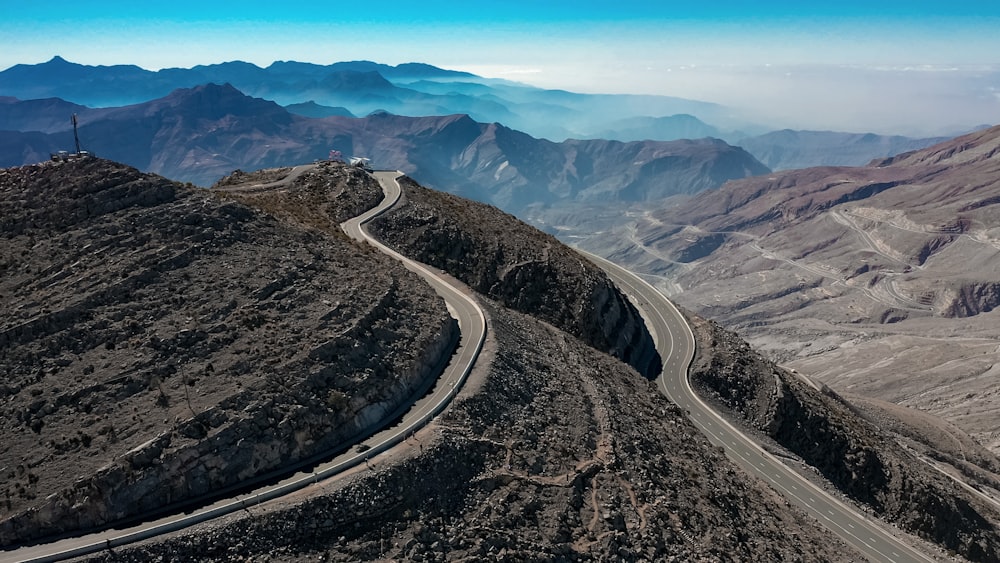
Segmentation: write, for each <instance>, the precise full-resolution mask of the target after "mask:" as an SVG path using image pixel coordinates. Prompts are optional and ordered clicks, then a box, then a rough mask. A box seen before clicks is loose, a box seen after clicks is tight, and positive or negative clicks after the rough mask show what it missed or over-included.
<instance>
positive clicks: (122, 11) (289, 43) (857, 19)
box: [0, 0, 1000, 122]
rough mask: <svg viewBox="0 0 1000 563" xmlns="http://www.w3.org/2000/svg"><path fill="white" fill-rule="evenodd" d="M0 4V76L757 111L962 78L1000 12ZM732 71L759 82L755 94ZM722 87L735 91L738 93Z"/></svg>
mask: <svg viewBox="0 0 1000 563" xmlns="http://www.w3.org/2000/svg"><path fill="white" fill-rule="evenodd" d="M0 6H2V10H0V15H2V17H0V38H2V43H0V45H2V46H3V48H2V49H0V68H7V67H9V66H11V65H14V64H17V63H38V62H43V61H45V60H48V59H50V58H51V57H52V56H54V55H61V56H63V57H64V58H66V59H67V60H70V61H73V62H79V63H84V64H137V65H139V66H142V67H144V68H148V69H158V68H164V67H178V66H180V67H188V66H193V65H196V64H207V63H216V62H223V61H229V60H245V61H249V62H253V63H256V64H258V65H261V66H266V65H267V64H270V63H271V62H272V61H275V60H299V61H306V62H315V63H324V64H325V63H332V62H336V61H342V60H357V59H367V60H374V61H378V62H383V63H388V64H398V63H402V62H410V61H419V62H426V63H430V64H434V65H437V66H441V67H445V68H453V69H461V70H469V71H472V72H476V73H478V74H482V75H486V76H497V77H504V78H510V79H515V80H521V81H524V82H528V83H531V84H535V85H539V86H543V87H554V88H556V87H557V88H565V89H569V90H574V91H583V92H610V93H625V92H630V93H653V94H668V95H676V96H684V97H694V98H699V99H707V100H711V101H718V102H722V103H727V104H731V103H733V101H734V99H735V100H736V101H737V102H739V101H740V100H741V99H743V98H747V99H758V100H759V102H757V103H763V102H766V101H767V100H768V99H770V98H774V96H776V95H778V94H781V92H782V91H783V90H784V93H785V95H795V94H796V88H798V86H794V87H793V86H792V84H791V83H792V82H795V76H796V75H795V74H794V73H790V72H784V73H781V74H776V73H774V72H773V69H775V68H779V67H780V68H786V67H796V69H799V68H801V67H802V66H803V65H807V66H816V65H833V66H836V67H845V66H846V67H854V68H861V67H863V68H865V69H872V68H876V69H885V70H886V71H887V72H895V73H898V72H905V71H910V72H912V71H914V70H921V71H923V72H929V71H942V69H951V71H952V72H954V71H955V69H959V70H961V72H963V73H970V72H971V73H976V72H981V68H983V67H990V68H996V67H998V66H1000V33H998V32H997V30H1000V2H982V1H976V2H941V1H940V0H938V1H934V2H925V1H908V2H903V1H897V0H893V1H876V0H871V1H867V2H862V1H853V0H843V1H839V2H802V1H801V0H799V1H795V2H786V1H781V2H776V1H772V2H766V1H757V2H749V1H741V2H736V1H719V0H713V1H707V2H704V1H703V2H699V1H690V0H687V1H684V2H667V1H662V0H661V1H657V2H653V1H649V0H641V1H640V0H613V1H609V0H603V1H599V2H598V1H591V0H573V1H566V0H557V1H549V2H527V1H523V0H506V1H503V2H501V1H496V0H486V1H476V2H468V3H457V2H454V1H453V0H449V1H444V0H425V1H423V2H416V1H413V0H410V1H398V2H360V3H335V2H315V1H305V2H301V1H300V2H288V3H282V2H275V1H273V0H272V1H269V2H263V1H259V0H246V1H243V2H239V3H237V2H232V3H230V2H226V3H221V2H211V1H206V0H201V1H193V0H167V1H160V2H153V3H146V2H138V1H136V0H130V1H127V2H126V1H120V2H119V1H112V2H108V1H105V2H102V1H92V2H88V1H82V2H81V1H79V0H76V1H73V2H68V1H63V0H52V1H47V2H43V3H40V4H39V3H28V2H24V1H23V0H0ZM747 69H757V70H758V71H760V72H763V73H764V75H760V76H761V77H762V78H761V80H760V81H759V82H760V84H759V85H757V86H755V85H754V80H752V79H749V80H748V75H747V74H746V72H747ZM768 69H772V70H768ZM901 69H902V70H901ZM866 72H867V71H866ZM801 75H802V73H799V76H801ZM754 76H758V75H754ZM768 76H770V78H767V77H768ZM778 76H780V77H782V78H780V80H781V82H780V84H784V86H783V87H780V86H778V85H777V84H778V83H777V82H775V80H778V79H777V78H776V77H778ZM886 76H888V75H886ZM927 76H928V75H926V74H925V75H924V76H923V77H922V78H921V79H920V80H919V81H918V82H922V83H923V82H926V77H927ZM938 76H940V77H943V76H945V75H943V74H940V75H938ZM953 77H954V75H953ZM866 80H869V81H870V80H871V76H870V75H869V76H868V78H867V79H866ZM949 80H951V81H952V82H955V80H954V79H953V78H950V79H949ZM964 80H965V75H963V82H962V84H963V85H964V84H965V83H964ZM819 82H820V83H822V82H823V81H822V80H820V81H819ZM876 82H877V81H876ZM890 82H892V83H894V84H895V83H898V80H896V78H892V79H891V80H890ZM839 83H840V82H838V84H839ZM802 86H806V87H811V88H812V91H813V94H810V95H815V94H817V93H820V94H821V93H822V92H823V91H825V87H819V86H817V83H816V81H815V80H813V81H810V82H809V83H807V84H803V85H802ZM831 86H833V85H831ZM924 86H926V85H924ZM998 86H1000V85H998ZM963 87H964V86H963ZM734 88H735V89H739V90H743V92H740V96H736V95H735V93H734V91H733V89H734ZM869 88H870V84H869ZM980 94H982V93H981V92H980ZM984 95H985V96H986V98H989V96H990V94H984ZM800 97H801V96H800ZM998 99H1000V98H998ZM779 105H780V104H779ZM990 109H991V108H990V107H986V111H987V113H988V112H989V111H990ZM987 117H988V116H987ZM983 121H989V120H987V119H986V118H985V117H984V119H983ZM992 121H993V122H995V121H1000V117H997V118H994V119H993V120H992Z"/></svg>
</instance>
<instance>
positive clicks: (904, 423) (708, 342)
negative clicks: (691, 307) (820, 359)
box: [689, 316, 1000, 561]
mask: <svg viewBox="0 0 1000 563" xmlns="http://www.w3.org/2000/svg"><path fill="white" fill-rule="evenodd" d="M689 319H690V322H691V324H692V326H693V327H694V328H695V336H696V340H697V343H698V345H697V350H698V352H697V353H696V358H695V361H694V363H693V364H692V368H691V379H692V383H693V384H694V385H695V387H696V388H697V389H698V390H699V392H700V393H702V394H704V395H705V396H707V397H709V398H710V399H711V400H712V401H713V402H714V403H715V404H716V405H718V406H720V407H721V408H722V409H723V410H724V411H726V412H728V413H729V414H730V416H731V417H732V418H735V419H736V420H737V421H738V422H739V423H741V424H742V425H744V426H746V427H749V428H751V429H752V430H753V431H755V432H757V433H761V434H764V435H766V436H767V437H768V438H771V439H773V440H774V442H776V443H777V445H779V446H780V447H781V448H782V449H785V450H787V452H789V453H790V454H791V455H792V456H794V457H795V458H797V459H800V460H801V461H802V462H803V463H804V464H808V465H809V466H811V467H814V468H816V469H817V470H818V471H819V472H820V473H821V474H822V475H823V476H824V477H826V479H828V480H829V482H830V483H832V484H833V486H835V487H836V488H837V489H839V490H840V491H842V492H843V493H844V494H845V495H846V496H848V497H849V498H851V499H853V500H855V501H857V502H858V503H860V504H862V505H864V506H866V507H868V508H869V509H870V510H871V511H872V512H874V513H875V514H876V515H878V516H880V517H882V518H884V519H886V520H888V521H890V522H894V523H896V524H897V525H898V526H900V527H901V528H903V529H905V530H908V531H910V532H912V533H914V534H916V535H918V536H921V537H923V538H925V539H927V540H929V541H931V542H934V543H937V544H939V545H941V546H942V547H944V548H945V549H947V550H949V551H950V552H952V553H958V554H960V555H962V556H963V557H965V558H967V559H969V560H971V561H1000V504H994V503H992V502H990V501H989V500H988V499H985V498H983V497H982V496H980V495H977V494H975V492H972V491H968V490H966V489H963V487H961V486H960V485H959V484H957V483H956V482H955V481H954V480H952V479H950V478H949V477H947V476H945V475H942V474H941V472H939V471H938V469H936V468H935V467H934V466H933V465H931V464H930V463H925V462H924V461H923V460H922V459H921V458H920V457H918V451H919V452H920V453H928V454H931V455H936V456H938V457H939V459H941V460H950V461H952V462H953V463H954V462H956V461H957V459H956V458H957V457H958V456H960V457H961V464H959V463H956V464H955V466H956V467H962V468H964V469H965V472H966V473H967V474H969V475H972V476H974V477H976V479H975V480H977V481H978V482H979V486H981V487H985V488H987V489H988V490H993V491H995V490H996V488H997V486H998V485H1000V475H998V474H997V473H996V470H997V468H998V467H1000V461H998V459H997V458H996V456H994V455H992V454H990V453H989V452H987V451H986V450H984V449H983V448H982V447H981V446H980V447H978V448H976V447H972V446H966V445H961V446H960V449H961V450H963V453H961V454H958V456H956V455H955V454H956V453H957V452H956V448H955V444H954V443H946V444H941V439H940V438H938V437H937V435H936V431H938V430H939V428H940V426H939V425H937V424H933V421H931V423H930V424H928V421H927V420H921V418H920V414H919V413H917V412H913V413H909V412H906V411H907V409H904V408H902V407H895V409H893V408H892V407H888V406H884V407H881V408H879V407H877V406H876V405H872V404H871V403H861V404H862V405H864V406H865V407H866V408H865V409H864V410H861V409H859V408H858V407H856V406H854V405H853V404H852V403H851V402H848V401H846V400H844V399H843V398H842V397H840V396H839V395H837V394H836V393H835V392H833V391H832V390H830V388H829V387H826V386H822V387H816V386H815V385H814V384H812V383H811V382H809V381H808V380H807V379H804V378H802V377H800V376H797V375H796V374H794V373H792V372H790V371H788V370H786V369H782V368H779V367H778V366H776V365H774V364H773V363H772V362H770V361H768V360H766V359H764V358H763V357H762V356H760V355H759V354H757V353H756V352H754V351H753V350H752V349H751V348H750V346H749V345H748V344H747V343H746V342H745V341H743V340H741V339H740V338H739V337H737V336H736V335H735V334H733V333H732V332H729V331H726V330H724V329H722V328H721V327H719V326H718V325H717V324H715V323H712V322H709V321H706V320H704V319H701V318H698V317H692V316H689ZM890 413H891V414H890ZM924 418H925V419H927V418H931V417H927V416H926V415H924ZM921 422H923V423H922V424H921ZM914 442H916V443H919V444H921V446H922V447H921V448H920V450H915V448H913V447H912V444H913V443H914ZM970 442H971V440H970ZM966 447H968V454H966V453H964V451H965V448H966ZM939 451H940V453H934V452H939ZM949 452H950V453H949Z"/></svg>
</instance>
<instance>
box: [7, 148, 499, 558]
mask: <svg viewBox="0 0 1000 563" xmlns="http://www.w3.org/2000/svg"><path fill="white" fill-rule="evenodd" d="M308 168H309V166H304V167H296V168H295V169H294V170H293V171H292V173H291V174H292V175H294V176H297V175H299V174H301V173H302V172H303V171H304V170H306V169H308ZM374 175H375V177H376V178H378V180H379V182H380V183H381V185H382V188H383V190H384V191H385V193H386V197H385V199H384V200H383V201H382V203H380V204H379V205H378V206H377V207H375V208H374V209H372V210H370V211H368V212H367V213H365V214H364V215H362V216H360V217H356V218H354V219H351V220H349V221H347V222H345V223H344V224H343V225H341V228H343V229H344V231H345V232H347V233H348V234H349V235H350V236H351V237H354V238H355V239H357V240H360V241H366V242H368V243H370V244H372V245H374V246H375V247H376V248H378V249H379V250H381V251H382V252H385V253H387V254H390V255H391V256H393V257H394V258H396V259H397V260H400V261H402V262H403V264H404V265H405V266H406V267H407V268H408V269H410V270H412V271H414V272H416V273H417V274H418V275H420V276H421V277H423V278H424V279H425V280H427V282H428V283H430V284H431V285H432V286H433V287H434V290H435V291H437V292H438V294H440V295H441V296H442V297H443V298H444V299H445V302H446V303H447V306H448V310H449V312H451V314H452V315H453V316H454V317H455V318H457V319H458V323H459V327H460V328H461V333H462V334H461V339H460V341H459V344H458V348H457V349H456V351H455V353H454V354H453V355H452V357H451V359H450V361H449V362H448V363H447V365H446V366H444V367H443V372H442V374H441V376H440V377H439V378H438V379H437V381H436V382H432V385H433V389H428V391H430V392H429V393H426V392H425V391H421V392H419V393H418V395H419V396H421V397H422V398H421V399H419V400H417V401H416V402H414V403H411V404H407V405H403V406H402V407H400V408H399V409H398V410H397V411H396V412H394V413H391V414H389V415H388V416H387V417H386V419H385V420H387V421H389V420H394V419H396V418H398V417H400V416H402V421H401V422H400V423H399V424H397V425H396V426H393V427H390V428H386V429H384V430H381V431H378V432H375V431H372V432H370V433H369V434H368V435H367V436H360V437H359V441H358V442H357V443H358V444H363V445H364V446H367V449H365V451H363V452H359V451H358V448H351V449H350V450H349V451H347V452H345V453H343V454H341V455H339V456H337V457H336V458H334V459H332V460H330V461H328V462H326V463H323V464H321V465H318V466H316V467H315V468H314V469H313V471H312V472H310V473H305V472H299V473H296V474H295V475H293V476H291V477H289V478H286V479H285V480H283V481H281V482H280V483H278V484H276V485H271V486H267V487H262V488H260V489H258V490H255V491H252V492H250V493H247V494H241V495H238V496H234V497H231V498H226V499H224V500H220V501H218V502H216V503H214V504H212V505H210V506H206V507H204V508H201V509H198V510H196V511H194V512H191V513H189V514H177V515H172V516H168V517H164V518H160V519H157V520H155V521H150V522H146V523H143V524H140V525H136V526H133V527H130V528H125V529H112V530H106V531H103V532H99V533H94V534H89V535H86V536H80V537H74V538H67V539H64V540H60V541H57V542H53V543H48V544H42V545H35V546H28V547H23V548H20V549H17V550H14V551H2V552H0V563H7V562H14V561H17V562H28V561H30V562H33V563H34V562H43V561H60V560H63V559H69V558H71V557H77V556H80V555H85V554H89V553H96V552H98V551H102V550H105V549H108V548H109V547H111V548H113V547H118V546H122V545H126V544H129V543H134V542H138V541H142V540H145V539H149V538H152V537H155V536H158V535H162V534H167V533H170V532H175V531H178V530H181V529H184V528H187V527H189V526H193V525H195V524H198V523H201V522H205V521H207V520H211V519H213V518H218V517H219V516H223V515H225V514H230V513H232V512H236V511H239V510H247V509H250V510H252V509H253V507H254V506H256V505H258V504H260V503H262V502H266V501H269V500H272V499H275V498H278V497H281V496H284V495H287V494H290V493H292V492H295V491H298V490H300V489H303V488H305V487H307V486H309V485H311V484H313V483H317V482H319V481H320V480H323V479H329V478H331V477H333V476H336V475H337V474H339V473H341V472H343V471H345V470H347V469H350V468H352V467H355V466H357V465H360V464H361V463H369V460H370V459H373V458H374V456H376V455H378V454H380V453H382V452H384V451H386V450H388V449H390V448H392V447H394V446H396V445H399V444H400V443H401V442H403V441H404V440H405V439H406V437H407V436H409V435H410V434H412V433H413V432H414V431H416V430H417V429H419V428H420V427H422V426H423V425H424V424H426V423H427V422H428V421H429V420H430V419H431V418H432V417H434V416H435V415H436V414H438V413H439V412H441V411H442V410H443V409H444V408H445V406H447V404H448V403H449V402H450V401H451V399H452V398H454V396H455V395H456V394H457V393H458V391H459V389H460V388H461V386H462V383H464V382H465V379H466V378H467V377H468V375H469V372H470V371H471V370H472V367H473V365H474V363H475V361H476V359H477V358H478V357H479V352H480V351H481V350H482V346H483V343H484V342H485V340H486V318H485V316H484V314H483V311H482V309H480V308H479V306H478V305H477V304H476V302H475V301H474V300H473V299H472V298H470V297H469V296H468V295H466V294H465V293H463V292H462V290H461V288H459V287H456V286H453V285H452V283H454V282H450V281H449V280H447V279H444V278H442V277H441V276H439V275H438V274H436V273H434V271H432V270H431V269H429V268H427V267H425V266H423V265H422V264H420V263H417V262H414V261H413V260H410V259H408V258H406V257H403V256H402V255H400V254H399V253H397V252H395V251H393V250H391V249H389V248H388V247H386V246H384V245H382V244H381V243H380V242H378V241H376V240H375V239H374V238H372V237H371V236H370V235H368V233H367V231H365V229H364V224H365V223H366V222H368V221H369V220H371V219H372V218H374V217H376V216H378V215H379V214H381V213H384V212H385V211H386V210H387V209H389V208H391V207H392V206H393V205H395V203H396V202H397V201H398V199H399V197H400V187H399V184H398V183H397V182H396V180H395V179H396V178H397V177H398V176H400V175H401V174H400V173H398V172H376V173H374ZM291 177H292V176H289V177H287V178H286V179H285V181H284V182H281V181H279V182H273V183H272V184H269V186H271V187H280V185H281V184H283V183H287V182H288V181H289V180H290V179H291ZM428 387H430V386H428ZM372 462H375V461H374V460H373V461H372Z"/></svg>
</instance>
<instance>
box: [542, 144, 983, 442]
mask: <svg viewBox="0 0 1000 563" xmlns="http://www.w3.org/2000/svg"><path fill="white" fill-rule="evenodd" d="M998 136H1000V131H998V130H997V129H996V128H994V129H990V130H986V131H983V132H980V133H977V134H973V135H969V136H966V137H962V138H959V139H956V140H954V141H949V142H946V143H943V144H941V145H937V146H936V147H933V148H931V149H926V150H923V151H917V152H914V153H910V154H907V155H902V156H899V157H895V158H893V159H887V160H885V161H881V162H878V163H873V164H872V165H870V166H867V167H862V168H819V169H806V170H801V171H791V172H780V173H772V174H771V175H768V176H762V177H758V178H754V179H748V180H742V181H737V182H733V183H731V184H729V185H727V186H724V187H723V188H721V189H720V190H718V192H717V193H716V192H712V193H708V192H706V193H704V194H701V195H698V196H695V197H693V198H689V199H687V200H683V199H680V198H677V199H675V200H670V201H668V203H667V204H666V205H665V206H663V207H662V208H660V209H657V210H651V211H650V210H647V211H639V210H636V212H635V214H634V215H632V216H631V218H630V219H629V220H628V221H626V224H625V225H622V226H609V227H608V230H607V231H605V233H604V234H602V235H600V236H587V235H585V234H583V233H580V238H579V239H571V238H568V240H578V241H579V242H578V243H577V244H579V245H580V246H582V247H584V248H588V249H591V250H592V251H595V252H597V253H600V254H603V255H605V256H610V257H612V258H614V259H616V260H618V261H620V262H621V263H622V264H626V265H629V266H630V267H632V268H634V269H636V270H638V271H641V272H644V273H646V274H649V275H650V278H649V279H650V280H651V281H653V282H654V283H655V284H656V285H657V286H658V287H660V288H661V289H662V290H663V291H665V292H667V294H668V295H670V296H671V297H672V298H673V299H676V300H677V302H678V303H680V304H682V305H683V306H685V307H687V308H690V309H691V310H693V311H696V312H698V313H699V314H703V315H706V316H708V317H710V318H712V319H716V320H718V321H720V322H723V323H724V324H726V326H728V327H731V328H733V329H735V330H738V331H739V332H740V333H741V334H742V335H744V336H745V337H746V338H748V339H749V340H750V342H752V343H753V345H754V346H755V347H757V348H759V349H761V350H763V351H765V352H766V353H767V354H768V355H769V356H770V357H772V358H774V359H775V360H776V361H778V362H780V363H781V364H783V365H786V366H787V367H791V368H795V369H797V370H798V371H800V372H802V373H805V374H808V375H809V376H810V377H813V378H815V379H816V380H818V381H822V382H823V383H826V384H828V385H830V386H831V387H832V388H834V389H837V390H840V391H844V392H850V393H854V394H857V395H864V396H870V397H875V398H879V399H883V400H886V401H890V402H893V403H897V404H902V405H907V406H912V407H915V408H918V409H920V410H923V411H926V412H930V413H933V414H936V415H938V416H941V417H943V418H945V419H947V420H949V421H950V422H953V423H955V424H957V425H958V426H960V427H962V428H964V429H965V430H966V431H968V432H970V433H972V434H973V435H974V436H976V438H977V439H978V440H979V441H980V442H981V443H982V444H984V445H985V446H987V447H989V448H991V449H993V451H994V452H996V451H997V447H998V445H1000V442H998V436H1000V434H998V431H1000V428H998V427H997V425H996V419H995V417H992V416H991V414H990V413H992V412H993V411H994V410H995V409H996V407H997V404H996V397H997V394H996V385H995V380H994V376H993V371H991V370H993V365H994V364H995V363H996V361H997V359H998V357H997V351H998V349H1000V347H998V339H1000V334H998V333H997V331H996V329H995V327H996V326H997V325H996V322H995V318H994V317H995V315H996V313H995V310H994V309H995V307H996V305H997V302H996V297H995V296H996V293H995V291H994V289H993V288H994V287H995V283H994V281H993V280H994V279H995V276H996V272H997V264H996V260H997V257H998V256H1000V254H998V251H1000V237H998V233H997V232H996V228H995V227H994V225H996V224H997V218H996V217H995V214H996V211H995V209H994V206H993V205H992V204H991V203H990V202H992V201H994V199H993V198H995V197H996V190H997V189H998V184H997V181H996V178H997V169H996V158H995V155H996V154H997V149H996V145H997V142H998V139H997V138H998ZM573 234H575V233H574V232H573V231H572V230H571V229H568V230H566V231H565V233H564V234H561V236H564V237H565V236H567V235H568V236H572V235H573Z"/></svg>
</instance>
